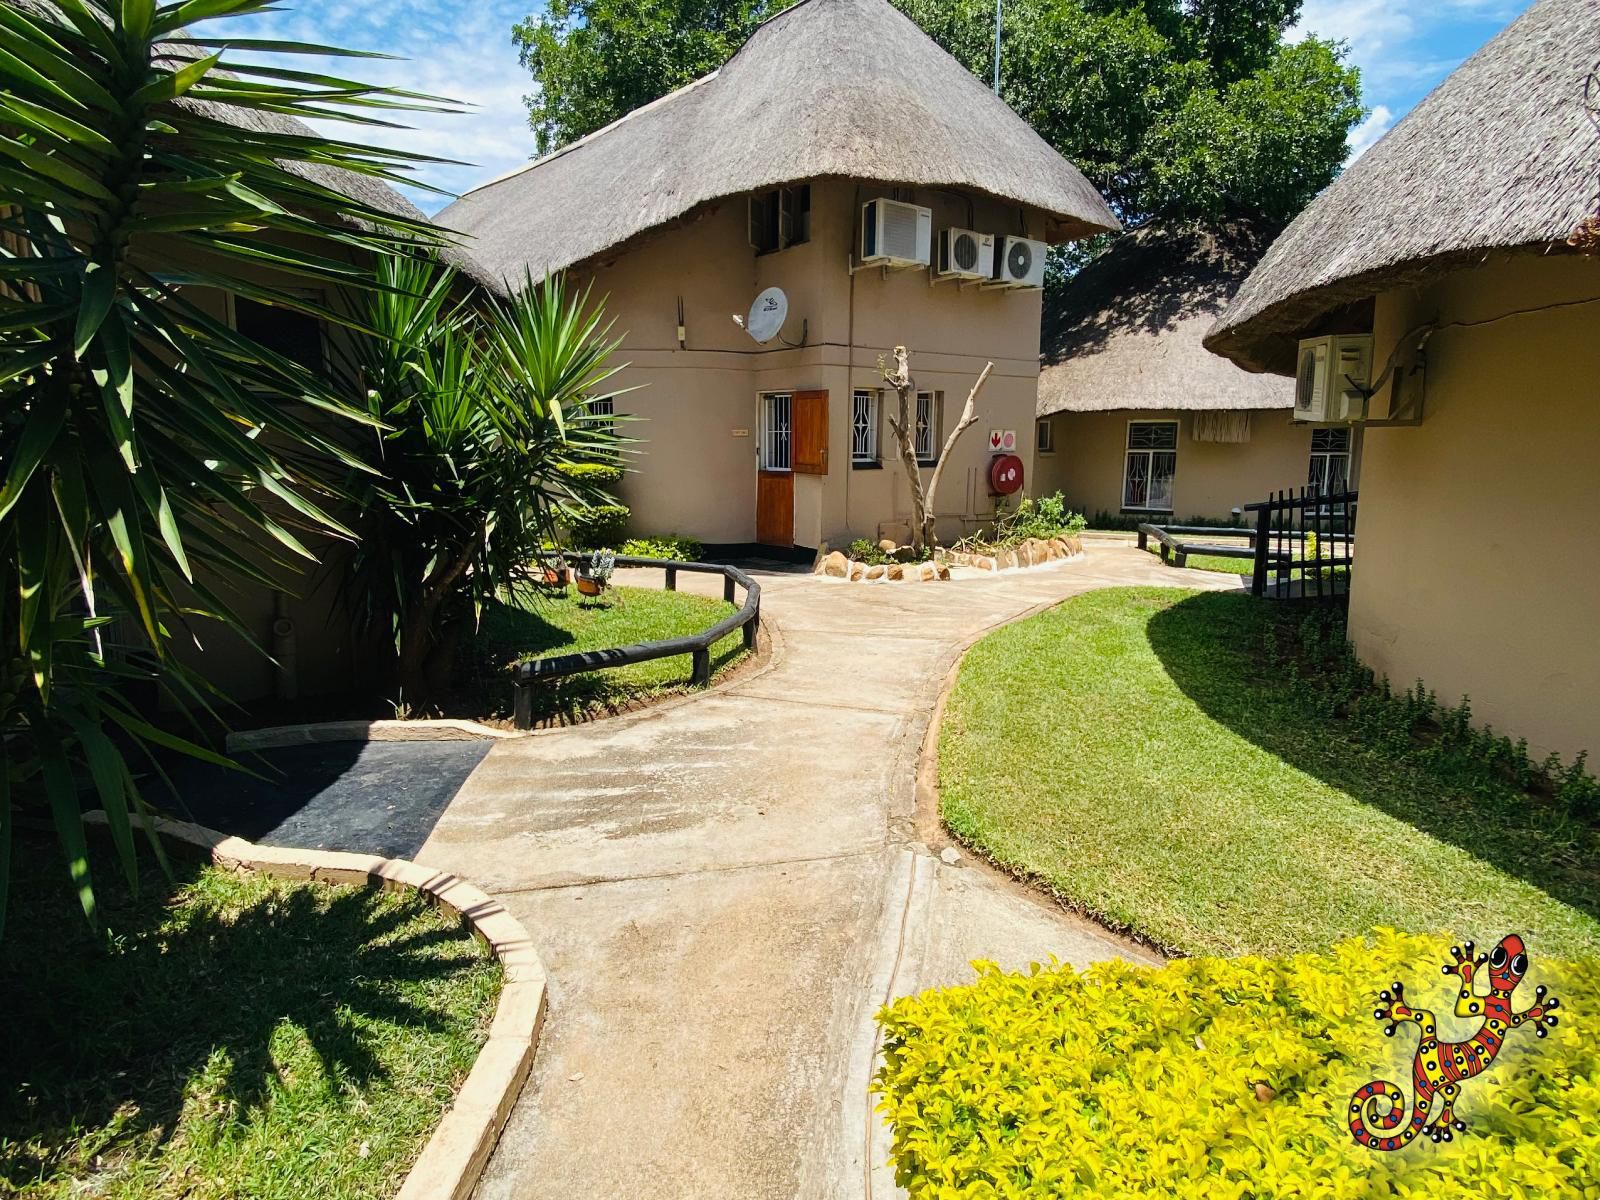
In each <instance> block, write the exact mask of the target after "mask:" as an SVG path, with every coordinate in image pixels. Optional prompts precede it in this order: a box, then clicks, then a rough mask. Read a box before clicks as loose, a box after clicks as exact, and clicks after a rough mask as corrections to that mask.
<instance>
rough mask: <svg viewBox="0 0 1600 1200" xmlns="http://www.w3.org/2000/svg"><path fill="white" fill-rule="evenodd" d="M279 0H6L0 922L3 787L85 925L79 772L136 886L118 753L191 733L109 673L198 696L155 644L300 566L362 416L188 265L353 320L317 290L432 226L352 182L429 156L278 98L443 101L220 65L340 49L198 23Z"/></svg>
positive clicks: (340, 108) (8, 809)
mask: <svg viewBox="0 0 1600 1200" xmlns="http://www.w3.org/2000/svg"><path fill="white" fill-rule="evenodd" d="M268 6H269V0H184V2H182V3H169V4H163V5H160V6H157V4H156V3H155V2H154V0H120V2H117V0H7V2H6V3H3V4H0V89H3V91H0V479H3V482H0V622H3V625H0V633H3V634H4V638H5V650H4V654H3V667H0V671H3V678H0V730H3V743H0V753H3V756H4V761H3V764H0V766H3V769H0V921H3V917H4V907H3V905H4V899H3V897H4V893H5V887H6V880H7V876H8V864H9V861H10V852H11V846H10V841H11V833H12V828H13V823H14V817H15V815H16V812H17V810H18V809H19V807H26V806H29V805H34V804H38V805H40V806H42V808H45V809H48V811H49V812H50V813H51V814H52V815H53V818H54V825H55V828H56V830H57V832H58V834H59V837H60V840H61V842H62V845H63V847H64V848H65V852H66V858H67V860H68V864H69V868H70V872H71V875H72V879H73V881H74V883H75V884H76V887H77V889H78V892H79V895H80V898H81V900H82V903H83V907H84V910H85V912H86V913H88V914H89V916H90V919H91V920H92V919H93V911H94V896H93V891H92V888H91V886H90V879H89V876H88V866H87V861H86V855H85V847H84V836H83V829H82V824H81V821H80V793H88V794H89V795H91V796H92V797H93V799H88V800H87V803H88V804H89V805H90V806H93V805H95V804H98V805H99V806H101V807H103V808H104V809H105V811H106V813H107V815H108V817H109V825H110V830H111V833H112V835H113V838H114V840H115V842H116V845H117V848H118V850H119V851H120V858H121V860H122V863H123V865H124V866H125V868H126V870H127V872H128V874H129V878H130V882H132V883H136V882H137V875H136V864H135V851H134V835H133V828H132V827H133V825H134V824H135V822H133V821H131V820H130V813H131V812H133V811H136V810H139V809H140V808H141V806H142V802H141V800H140V797H139V793H138V790H137V788H136V787H135V784H134V773H133V771H132V770H131V769H130V766H129V763H128V761H127V760H126V759H125V757H124V753H125V751H127V750H128V749H129V748H130V747H132V746H142V747H144V748H145V749H149V748H150V746H151V744H156V745H160V746H165V747H168V748H177V749H184V750H187V751H189V752H190V753H195V754H204V753H205V752H204V751H202V750H200V749H199V748H198V747H197V746H195V745H192V744H191V743H189V742H187V741H184V740H182V739H179V738H176V737H173V736H171V735H170V734H168V733H165V732H163V731H161V730H160V729H158V728H156V727H155V726H154V725H152V724H151V723H150V722H149V721H148V720H147V719H146V716H147V715H148V714H147V713H144V715H141V712H142V710H141V709H139V708H136V707H135V705H134V704H133V703H132V702H131V701H130V700H129V698H128V697H127V694H126V692H125V690H124V689H123V688H122V687H120V686H117V685H119V684H120V683H121V682H122V681H124V680H127V681H134V680H145V681H148V683H150V684H153V685H154V686H155V687H157V688H160V689H165V690H166V691H167V692H169V693H170V694H172V695H173V696H174V697H175V698H177V699H179V700H180V701H184V700H186V701H189V702H194V701H201V702H204V701H205V699H206V696H205V693H204V691H203V689H202V688H201V687H200V685H199V684H198V683H197V682H196V680H195V679H194V678H193V677H191V676H189V675H187V674H186V673H184V672H183V671H182V670H181V669H179V668H178V667H177V666H175V664H174V662H173V655H172V648H173V643H174V641H175V640H176V639H179V638H189V637H193V636H195V629H196V627H197V623H198V625H199V626H203V625H204V624H205V622H207V621H227V620H229V617H230V612H229V606H228V604H227V602H226V600H225V595H226V587H225V585H229V584H240V583H244V584H250V585H259V586H266V587H270V586H274V583H275V580H276V578H277V573H278V572H281V571H282V570H284V569H285V568H289V567H291V566H292V565H293V564H294V563H295V562H296V560H298V561H299V564H300V565H299V567H296V568H294V569H296V570H303V569H304V565H305V562H306V561H307V560H309V559H310V558H311V551H310V550H309V549H308V548H307V545H306V531H307V530H313V531H318V532H320V533H328V532H332V533H335V534H337V533H338V532H339V530H340V526H339V524H338V523H337V522H336V521H335V520H334V519H333V518H332V517H331V516H329V515H328V512H327V511H326V509H325V505H326V496H327V494H328V493H329V492H330V490H331V488H330V483H329V482H328V481H329V480H332V479H337V478H339V477H340V476H342V474H343V471H344V469H345V467H346V466H348V465H350V464H353V463H354V462H355V461H356V460H355V459H353V458H352V457H351V455H350V454H349V452H348V451H347V450H346V449H345V448H344V447H345V445H346V444H348V443H349V442H350V441H352V440H354V439H353V438H352V437H351V433H352V430H353V423H356V422H361V423H368V424H370V423H371V422H372V420H373V417H372V415H371V414H370V413H369V412H367V411H365V409H364V408H360V407H356V406H353V405H351V404H349V403H348V401H347V400H346V399H345V398H343V397H341V395H340V394H339V392H338V390H337V389H336V388H335V387H334V386H333V385H332V384H331V383H330V382H329V381H326V380H324V379H322V378H319V377H318V375H317V374H316V373H314V372H312V371H310V370H307V369H306V368H305V367H303V366H301V365H299V364H298V363H296V362H293V361H291V360H290V359H288V358H286V357H285V356H283V355H282V354H279V353H276V352H274V351H272V350H269V349H267V348H266V347H264V346H261V345H258V344H256V343H254V342H252V341H251V340H250V339H249V338H247V337H244V336H242V335H241V334H239V333H238V332H237V331H235V330H234V329H233V328H231V327H230V326H229V325H228V324H227V323H226V322H224V321H222V320H219V319H217V318H216V317H215V316H214V315H211V313H210V312H208V310H207V308H206V307H205V306H204V305H203V304H202V303H200V302H199V299H200V296H201V294H202V293H201V292H200V291H199V289H204V288H216V289H225V290H227V291H230V292H232V293H235V294H236V295H239V296H244V297H248V298H250V299H252V300H255V301H258V302H262V303H265V304H269V305H278V306H283V307H286V308H290V309H295V310H298V311H300V312H303V313H306V314H309V315H311V316H314V317H316V318H318V319H320V320H323V321H326V322H335V323H338V322H344V323H348V322H349V321H350V318H349V317H348V316H346V315H344V314H342V313H340V312H338V311H335V310H334V309H332V308H330V307H328V306H326V305H324V304H323V303H320V302H319V301H317V300H316V299H315V298H314V294H313V291H311V290H308V289H320V290H321V291H323V292H324V293H325V294H328V295H332V294H334V292H335V291H336V290H339V289H344V290H349V289H361V288H367V287H374V286H378V285H377V284H376V283H375V281H374V279H373V273H372V262H373V260H374V256H375V255H383V254H387V253H390V252H393V251H394V250H395V249H396V248H397V247H401V248H411V249H413V250H416V249H420V248H425V247H431V246H435V245H437V243H438V241H439V237H440V235H439V233H438V232H437V231H436V230H435V229H434V228H433V227H431V226H430V225H428V224H427V222H426V221H425V220H424V219H422V218H421V217H419V216H417V215H416V214H415V212H414V210H413V211H409V212H408V211H401V210H403V209H404V206H403V205H396V206H395V207H396V209H397V211H390V209H389V208H388V207H386V206H385V204H384V203H383V202H381V201H380V202H378V203H374V202H373V201H372V200H370V199H362V198H360V197H363V196H367V197H370V196H379V197H388V196H390V195H391V194H390V193H388V192H387V191H386V190H385V189H381V188H373V187H372V185H371V184H366V185H365V186H358V185H360V184H361V183H362V181H363V179H372V180H379V181H385V180H387V181H398V180H401V179H402V178H403V176H402V175H401V172H402V171H403V170H404V169H405V168H406V167H407V166H408V165H410V164H413V163H415V162H417V161H419V159H418V156H412V155H404V154H399V153H396V152H393V151H387V150H379V149H374V148H371V147H368V146H363V145H360V144H356V143H354V142H346V141H341V140H338V139H336V138H332V137H328V136H325V135H323V134H320V133H315V132H313V131H312V130H311V129H310V128H309V127H308V126H306V125H304V124H302V123H301V122H300V121H298V120H296V119H295V118H302V117H303V118H315V119H317V120H318V121H319V122H325V121H328V120H344V121H350V122H356V123H358V124H361V123H374V122H378V120H379V118H378V114H380V113H383V112H384V111H386V110H391V109H405V108H419V107H420V108H434V109H437V108H438V107H440V102H436V101H434V100H432V99H430V98H427V97H421V96H415V95H410V94H404V93H396V92H392V91H386V90H383V89H377V88H371V87H366V86H363V85H362V84H359V83H355V82H351V81H347V80H344V79H339V78H334V77H331V76H326V75H322V74H318V73H316V72H314V71H298V70H293V69H286V68H277V67H264V66H251V65H233V64H229V66H228V69H227V70H226V71H225V70H224V69H223V67H224V64H223V61H222V58H223V54H222V52H223V50H224V49H225V48H229V47H237V48H240V49H253V50H271V51H274V52H276V53H277V54H290V55H293V54H319V55H320V54H330V53H334V54H338V53H344V52H340V51H330V50H328V49H327V48H322V47H311V46H305V45H299V44H294V43H281V42H257V41H249V40H242V39H230V38H224V37H219V36H215V35H214V34H212V32H211V30H212V29H213V28H214V27H216V26H218V25H223V24H226V21H227V19H228V18H234V17H240V16H245V15H248V14H250V13H255V12H259V11H262V10H265V9H266V8H267V7H268ZM339 464H343V465H339ZM113 630H115V631H116V632H115V636H114V638H113V633H112V631H113ZM147 690H148V689H147ZM134 761H135V763H140V764H142V760H140V759H135V760H134ZM151 761H152V762H154V759H153V758H152V760H151ZM152 842H153V839H152Z"/></svg>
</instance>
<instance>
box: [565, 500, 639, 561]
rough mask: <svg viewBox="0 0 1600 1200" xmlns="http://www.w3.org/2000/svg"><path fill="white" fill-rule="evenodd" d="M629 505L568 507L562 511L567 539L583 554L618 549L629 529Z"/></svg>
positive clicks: (570, 505)
mask: <svg viewBox="0 0 1600 1200" xmlns="http://www.w3.org/2000/svg"><path fill="white" fill-rule="evenodd" d="M629 515H630V514H629V512H628V506H627V505H626V504H568V505H563V506H562V508H561V523H562V524H563V525H565V526H566V527H567V537H568V539H569V540H570V541H571V542H572V545H573V546H574V547H575V548H576V549H579V550H598V549H601V548H602V547H605V546H615V545H616V544H617V543H618V542H620V541H622V538H623V534H624V533H626V532H627V529H628V517H629Z"/></svg>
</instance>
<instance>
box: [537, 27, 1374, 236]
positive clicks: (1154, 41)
mask: <svg viewBox="0 0 1600 1200" xmlns="http://www.w3.org/2000/svg"><path fill="white" fill-rule="evenodd" d="M894 2H895V3H896V4H897V6H898V7H899V8H900V9H901V10H902V11H903V12H905V13H906V14H907V15H908V16H909V17H911V19H912V20H914V21H916V22H917V24H918V25H920V26H921V27H922V28H923V29H924V30H925V31H926V32H927V33H928V34H929V35H930V36H931V37H932V38H933V39H934V40H935V41H936V42H938V43H939V44H940V45H941V46H943V47H944V48H945V49H946V50H948V51H949V52H950V53H951V54H952V55H953V56H954V57H955V58H957V59H958V60H959V61H960V62H962V63H963V64H964V65H965V66H966V67H967V68H968V69H969V70H971V71H972V72H973V73H974V74H976V75H977V76H979V77H980V78H982V79H984V80H988V79H989V78H990V77H991V74H992V71H993V55H994V4H993V2H992V0H894ZM776 7H778V5H777V4H776V3H775V2H774V0H725V2H724V3H706V2H705V0H557V2H556V3H553V4H552V5H551V7H550V9H549V10H548V11H547V12H546V13H545V14H543V15H541V16H535V17H529V18H528V19H527V20H526V21H524V22H522V23H521V24H520V25H518V26H517V27H516V30H515V33H514V36H515V38H516V41H517V44H518V45H519V47H520V48H521V51H522V56H523V61H524V63H525V64H526V65H527V66H528V68H529V70H530V71H531V73H532V75H533V79H534V82H535V83H536V85H537V90H536V92H535V93H534V94H533V95H532V96H531V97H530V98H529V115H530V120H531V122H532V124H533V127H534V130H535V132H536V134H537V137H538V141H539V149H540V151H541V152H545V151H548V150H551V149H554V148H555V147H557V146H560V145H562V144H564V143H566V142H569V141H571V140H573V139H574V138H577V137H581V136H582V135H584V134H586V133H590V132H592V131H593V130H595V129H598V128H600V127H601V126H603V125H605V124H607V123H608V122H610V121H613V120H615V119H616V118H618V117H620V116H622V115H623V114H624V113H626V112H627V111H629V110H630V109H632V108H635V107H637V106H638V105H640V104H644V103H647V102H649V101H650V100H654V99H656V98H657V97H659V96H661V95H664V94H665V93H666V92H668V91H671V90H672V89H673V88H676V87H679V86H681V85H682V84H684V83H686V82H688V81H689V80H691V79H693V78H696V77H697V76H699V75H702V74H704V73H706V72H707V71H710V70H712V69H714V68H716V67H718V66H720V65H721V64H722V62H724V61H725V60H726V59H727V58H728V57H729V56H730V55H731V54H732V53H733V52H734V51H735V50H737V49H738V47H739V46H740V45H741V44H742V43H743V41H744V39H745V38H746V37H747V36H748V35H749V33H750V31H751V30H752V29H753V28H754V26H755V24H756V23H757V21H759V20H760V19H761V18H762V17H764V16H766V15H768V14H769V13H770V11H772V10H774V9H775V8H776ZM1299 9H1300V0H1006V4H1005V17H1004V24H1003V29H1002V47H1003V52H1002V54H1001V72H1000V75H1001V95H1002V96H1003V97H1004V99H1005V100H1006V102H1007V103H1008V104H1010V105H1011V107H1012V108H1014V109H1015V110H1016V111H1017V112H1018V113H1019V114H1020V115H1021V116H1022V117H1023V118H1024V119H1025V120H1026V121H1028V123H1029V124H1031V125H1032V126H1033V127H1034V128H1035V129H1037V130H1038V131H1039V133H1040V135H1041V136H1042V137H1044V139H1045V140H1046V141H1048V142H1049V143H1050V144H1051V145H1053V146H1054V147H1055V148H1056V149H1057V150H1059V151H1060V152H1061V153H1062V154H1063V155H1065V156H1066V157H1067V158H1068V159H1070V160H1071V161H1072V162H1074V163H1075V164H1077V166H1078V167H1079V169H1081V170H1082V171H1083V172H1084V174H1085V175H1087V176H1088V177H1089V179H1090V180H1091V181H1092V182H1093V183H1094V184H1095V185H1096V186H1097V187H1099V188H1100V189H1101V190H1102V191H1103V192H1104V193H1105V195H1106V196H1107V198H1108V199H1109V200H1110V201H1111V203H1112V205H1113V207H1114V208H1116V210H1117V211H1118V213H1119V214H1120V215H1121V216H1122V217H1123V218H1124V220H1125V221H1126V222H1128V223H1130V224H1132V223H1138V222H1140V221H1143V220H1146V219H1148V218H1150V217H1153V216H1171V217H1217V216H1220V215H1222V214H1223V213H1225V212H1228V211H1237V212H1246V213H1252V214H1258V215H1261V216H1264V217H1267V218H1269V219H1271V220H1276V221H1283V220H1287V219H1288V218H1290V217H1292V216H1293V215H1294V214H1295V213H1296V212H1298V211H1299V210H1300V209H1301V208H1302V207H1304V206H1305V204H1306V203H1307V202H1308V201H1309V200H1310V199H1311V198H1312V197H1313V196H1314V195H1316V193H1317V192H1318V191H1319V190H1321V189H1322V188H1323V187H1326V186H1327V185H1328V183H1329V182H1331V181H1332V179H1333V177H1334V176H1335V175H1336V174H1337V173H1338V170H1339V168H1340V166H1341V165H1342V164H1343V162H1344V158H1345V153H1346V148H1345V137H1346V134H1348V132H1349V130H1350V128H1351V127H1352V126H1353V125H1354V124H1355V123H1356V122H1357V121H1358V120H1360V119H1361V115H1362V108H1361V90H1360V77H1359V75H1358V73H1357V71H1356V69H1355V68H1354V67H1352V66H1351V65H1350V64H1349V63H1348V62H1346V61H1345V54H1344V50H1343V48H1342V47H1341V46H1339V45H1338V44H1336V43H1332V42H1326V41H1321V40H1318V39H1314V38H1313V39H1306V40H1304V41H1301V42H1297V43H1293V44H1290V43H1287V42H1285V41H1284V36H1283V35H1284V32H1285V31H1286V30H1287V29H1288V27H1289V26H1290V25H1291V24H1292V23H1293V22H1294V20H1295V18H1296V17H1297V16H1298V14H1299Z"/></svg>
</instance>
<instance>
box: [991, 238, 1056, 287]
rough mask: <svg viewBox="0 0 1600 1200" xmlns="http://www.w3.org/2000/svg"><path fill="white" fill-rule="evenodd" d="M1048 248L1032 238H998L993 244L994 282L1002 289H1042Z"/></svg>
mask: <svg viewBox="0 0 1600 1200" xmlns="http://www.w3.org/2000/svg"><path fill="white" fill-rule="evenodd" d="M1048 249H1049V247H1048V246H1046V245H1045V244H1044V243H1043V242H1036V241H1034V240H1033V239H1032V238H1024V237H998V238H995V244H994V281H995V282H996V283H998V284H1001V285H1002V286H1004V287H1017V288H1042V287H1043V286H1044V256H1045V251H1046V250H1048Z"/></svg>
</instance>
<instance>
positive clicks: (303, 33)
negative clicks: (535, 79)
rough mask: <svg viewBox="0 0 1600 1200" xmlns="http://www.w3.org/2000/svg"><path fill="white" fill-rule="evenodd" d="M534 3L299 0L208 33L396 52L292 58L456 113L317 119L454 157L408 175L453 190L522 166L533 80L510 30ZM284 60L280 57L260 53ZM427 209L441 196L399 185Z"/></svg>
mask: <svg viewBox="0 0 1600 1200" xmlns="http://www.w3.org/2000/svg"><path fill="white" fill-rule="evenodd" d="M533 7H537V3H536V0H474V2H472V3H458V2H454V0H303V3H301V4H300V5H299V6H298V7H297V8H296V9H293V10H289V11H284V12H279V13H273V14H269V15H265V16H261V17H256V18H245V19H241V20H235V21H223V22H218V23H217V24H216V26H215V28H214V29H212V30H207V31H206V32H207V33H209V34H211V35H212V36H217V35H222V36H226V35H228V34H237V35H239V36H241V37H243V36H250V37H270V38H279V39H291V40H295V41H306V42H317V43H321V44H323V45H334V46H342V47H346V48H348V49H352V50H376V51H380V52H383V53H386V54H393V55H396V56H398V59H399V61H386V60H381V59H348V58H340V59H327V60H315V62H316V65H311V62H312V60H306V59H302V58H300V57H299V56H292V57H294V58H295V59H296V61H295V62H293V63H292V64H286V65H293V66H295V67H298V68H301V69H311V70H322V71H325V72H327V73H329V74H335V75H342V76H346V77H349V78H353V79H359V80H361V81H363V82H366V83H373V84H379V85H382V86H386V87H395V88H404V89H406V90H408V91H413V92H425V93H428V94H430V95H436V96H445V97H448V98H450V99H452V100H455V101H459V102H461V104H462V106H463V107H465V108H466V109H467V111H466V112H465V113H462V114H423V113H399V114H395V115H394V116H393V118H392V119H394V120H396V121H397V122H399V123H401V124H404V125H407V126H409V127H410V128H407V129H392V130H391V129H375V128H369V127H364V126H359V125H349V124H345V123H341V122H320V123H319V124H320V125H321V127H322V129H323V131H324V132H326V133H328V134H330V135H333V136H339V137H345V138H351V139H353V140H362V141H367V142H371V143H374V144H377V145H383V146H390V147H394V148H398V149H404V150H410V151H414V152H416V153H420V154H428V155H432V156H434V157H437V158H447V159H454V160H457V161H459V162H462V163H465V164H467V165H464V166H451V165H445V164H438V165H432V166H425V167H423V168H421V169H419V170H418V171H417V172H416V174H417V175H418V177H419V178H421V179H423V180H424V181H426V182H427V183H430V184H432V185H434V186H435V187H441V188H445V189H446V190H449V191H453V192H460V191H463V190H465V189H466V188H469V187H471V186H473V185H474V184H477V183H481V182H483V181H484V180H485V179H489V178H492V177H494V176H496V175H499V174H502V173H504V172H505V171H508V170H511V169H512V168H513V167H516V166H519V165H520V164H522V163H524V162H526V161H527V160H528V157H529V156H530V155H531V154H532V152H533V148H534V142H533V134H532V132H531V131H530V130H529V128H528V117H527V108H526V106H525V105H524V103H523V99H522V98H523V96H525V95H526V94H527V93H528V92H529V91H531V90H532V80H531V79H530V78H529V76H528V73H527V71H526V70H525V69H524V68H523V66H522V65H521V63H519V62H518V61H517V51H516V47H515V46H514V45H513V44H512V41H511V27H512V25H513V24H515V23H516V22H517V21H518V20H520V19H521V18H522V17H523V16H525V15H526V14H527V12H528V10H529V9H530V8H533ZM259 57H263V58H266V59H275V60H278V61H279V62H282V61H283V56H276V55H267V56H259ZM402 190H403V191H406V192H407V193H408V194H409V196H410V198H411V199H412V200H413V201H415V202H416V203H417V204H418V205H419V206H421V207H422V208H423V209H425V210H427V211H429V212H433V211H436V210H437V209H438V208H440V207H441V206H442V205H443V204H445V203H447V202H448V201H447V200H446V199H445V198H442V197H439V196H436V195H433V194H431V193H429V192H426V191H423V190H422V189H404V188H403V189H402Z"/></svg>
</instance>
